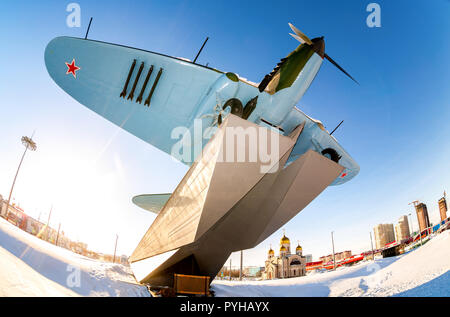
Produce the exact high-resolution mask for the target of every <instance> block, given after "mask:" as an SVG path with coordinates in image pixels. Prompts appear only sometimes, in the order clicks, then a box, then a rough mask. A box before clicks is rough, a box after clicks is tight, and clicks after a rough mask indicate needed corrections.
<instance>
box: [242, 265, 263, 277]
mask: <svg viewBox="0 0 450 317" xmlns="http://www.w3.org/2000/svg"><path fill="white" fill-rule="evenodd" d="M263 271H264V267H261V266H248V267H245V268H244V269H243V274H244V276H246V277H257V276H258V275H259V276H260V275H261V272H263Z"/></svg>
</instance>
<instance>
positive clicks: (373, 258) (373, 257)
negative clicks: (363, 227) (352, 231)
mask: <svg viewBox="0 0 450 317" xmlns="http://www.w3.org/2000/svg"><path fill="white" fill-rule="evenodd" d="M369 233H370V247H371V248H372V260H373V261H375V255H374V254H373V242H372V231H370V232H369Z"/></svg>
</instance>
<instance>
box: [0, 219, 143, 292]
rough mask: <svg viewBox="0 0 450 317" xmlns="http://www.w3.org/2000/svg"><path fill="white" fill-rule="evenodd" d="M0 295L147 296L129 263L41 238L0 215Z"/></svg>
mask: <svg viewBox="0 0 450 317" xmlns="http://www.w3.org/2000/svg"><path fill="white" fill-rule="evenodd" d="M0 263H1V265H0V296H150V294H149V292H148V291H147V289H146V288H145V287H144V286H140V285H137V284H136V282H135V280H134V278H133V276H132V274H131V271H130V269H129V268H128V267H125V266H123V265H119V264H112V263H104V262H99V261H96V260H92V259H89V258H87V257H84V256H81V255H78V254H75V253H72V252H70V251H69V250H66V249H63V248H59V247H56V246H54V245H52V244H49V243H47V242H45V241H42V240H40V239H38V238H36V237H34V236H32V235H30V234H28V233H26V232H24V231H22V230H20V229H19V228H17V227H15V226H13V225H12V224H10V223H9V222H7V221H6V220H5V219H3V218H0Z"/></svg>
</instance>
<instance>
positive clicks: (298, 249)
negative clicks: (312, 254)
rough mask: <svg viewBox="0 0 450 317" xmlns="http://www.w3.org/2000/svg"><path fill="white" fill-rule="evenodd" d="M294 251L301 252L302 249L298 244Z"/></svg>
mask: <svg viewBox="0 0 450 317" xmlns="http://www.w3.org/2000/svg"><path fill="white" fill-rule="evenodd" d="M295 250H296V251H302V250H303V249H302V247H301V245H300V244H299V245H298V246H297V247H296V248H295Z"/></svg>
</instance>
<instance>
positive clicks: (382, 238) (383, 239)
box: [373, 223, 395, 249]
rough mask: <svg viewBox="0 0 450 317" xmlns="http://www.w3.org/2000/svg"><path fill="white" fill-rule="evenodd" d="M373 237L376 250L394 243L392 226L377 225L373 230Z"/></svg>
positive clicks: (387, 224) (388, 224)
mask: <svg viewBox="0 0 450 317" xmlns="http://www.w3.org/2000/svg"><path fill="white" fill-rule="evenodd" d="M373 233H374V235H375V245H376V247H377V249H381V248H383V247H384V246H385V245H386V244H388V243H391V242H394V241H395V234H394V225H393V224H392V223H386V224H379V225H377V226H376V227H375V228H373Z"/></svg>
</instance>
